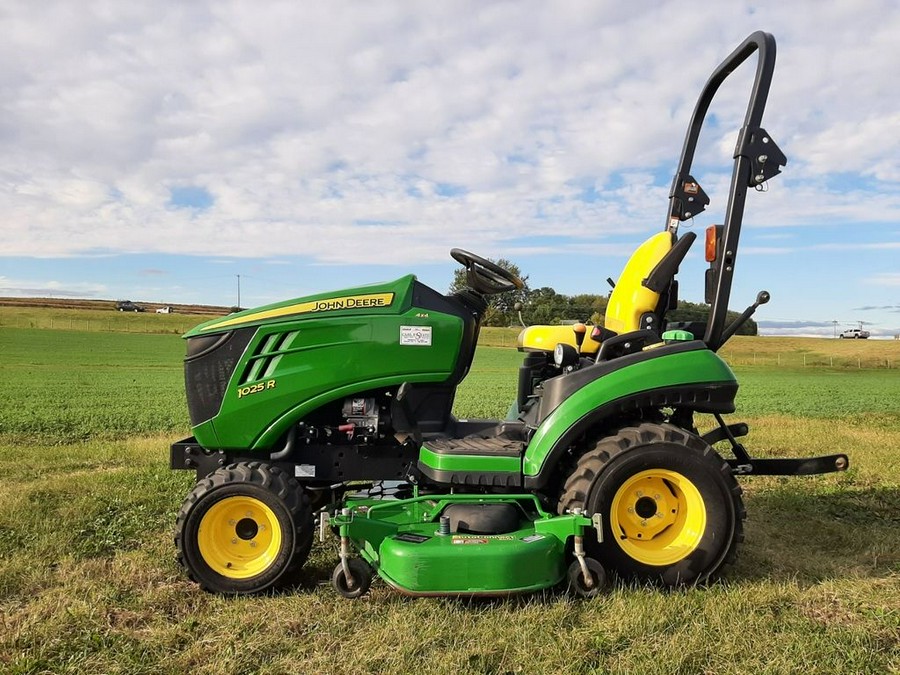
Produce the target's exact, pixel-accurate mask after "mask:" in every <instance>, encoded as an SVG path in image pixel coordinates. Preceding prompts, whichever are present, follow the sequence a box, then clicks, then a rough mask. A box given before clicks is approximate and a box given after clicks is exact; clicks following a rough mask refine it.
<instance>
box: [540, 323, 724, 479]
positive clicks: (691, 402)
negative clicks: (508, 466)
mask: <svg viewBox="0 0 900 675" xmlns="http://www.w3.org/2000/svg"><path fill="white" fill-rule="evenodd" d="M575 376H577V377H575ZM565 378H570V379H569V380H566V379H565ZM737 388H738V384H737V380H736V379H735V376H734V373H733V372H732V371H731V369H730V368H729V367H728V365H727V364H726V363H725V362H724V361H723V360H722V359H721V358H720V357H719V356H718V355H717V354H715V353H714V352H712V351H710V350H709V349H707V348H706V345H705V344H703V342H701V341H699V340H697V341H692V342H688V343H680V344H675V345H669V346H665V347H658V348H655V349H651V350H647V351H644V352H640V353H637V354H632V355H629V356H623V357H620V358H619V359H615V360H614V361H610V362H607V363H601V364H597V365H595V366H589V367H588V368H584V369H582V370H580V371H576V372H574V373H571V374H570V375H563V376H560V377H558V378H554V379H553V380H548V381H547V382H546V383H545V392H544V395H545V396H547V400H542V401H541V413H540V418H541V422H540V424H539V426H538V428H537V430H536V431H535V433H534V436H532V438H531V441H530V443H529V444H528V448H527V449H526V450H525V456H524V458H523V463H522V470H523V474H524V479H525V480H524V482H525V486H526V487H528V488H530V489H540V488H542V487H544V486H545V485H546V484H547V482H548V480H549V479H550V475H551V474H552V473H553V470H554V468H555V466H556V464H557V462H558V460H559V459H560V457H561V456H562V454H563V453H564V452H565V451H566V450H567V449H568V448H569V446H571V444H572V443H574V442H575V441H576V440H577V439H578V437H579V436H581V435H582V434H583V433H584V432H586V431H587V430H588V429H590V428H591V427H592V426H594V425H596V424H598V423H600V422H602V421H603V420H605V419H607V418H609V417H611V416H613V415H617V414H620V413H622V412H627V411H629V410H639V409H641V408H647V407H652V408H660V407H663V406H673V407H675V406H677V407H685V408H690V409H692V410H696V411H698V412H718V413H729V412H734V397H735V395H736V394H737ZM548 394H549V396H548Z"/></svg>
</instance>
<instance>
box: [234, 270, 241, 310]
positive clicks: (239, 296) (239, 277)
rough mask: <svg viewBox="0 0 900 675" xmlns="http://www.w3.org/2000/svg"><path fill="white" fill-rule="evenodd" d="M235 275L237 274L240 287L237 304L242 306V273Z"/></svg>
mask: <svg viewBox="0 0 900 675" xmlns="http://www.w3.org/2000/svg"><path fill="white" fill-rule="evenodd" d="M235 276H237V287H238V301H237V306H238V307H240V306H241V275H240V274H237V275H235Z"/></svg>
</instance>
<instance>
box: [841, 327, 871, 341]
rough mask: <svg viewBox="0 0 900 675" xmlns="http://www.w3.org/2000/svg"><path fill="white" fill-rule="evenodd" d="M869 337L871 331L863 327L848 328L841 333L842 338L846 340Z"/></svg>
mask: <svg viewBox="0 0 900 675" xmlns="http://www.w3.org/2000/svg"><path fill="white" fill-rule="evenodd" d="M867 337H869V331H867V330H863V329H862V328H848V329H847V330H845V331H844V332H843V333H841V339H846V340H865V339H866V338H867Z"/></svg>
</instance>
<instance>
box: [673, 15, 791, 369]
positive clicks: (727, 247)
mask: <svg viewBox="0 0 900 675" xmlns="http://www.w3.org/2000/svg"><path fill="white" fill-rule="evenodd" d="M754 52H759V57H758V59H757V64H756V77H755V79H754V81H753V88H752V90H751V92H750V100H749V101H748V103H747V113H746V115H745V116H744V125H743V126H742V127H741V130H740V133H739V134H738V140H737V146H736V147H735V150H734V170H733V172H732V175H731V188H730V190H729V193H728V205H727V207H726V209H725V225H724V230H723V233H722V241H723V244H722V248H721V258H720V260H719V261H718V266H717V269H716V272H715V278H714V279H713V280H712V283H713V288H714V295H713V300H712V303H711V309H710V313H709V319H708V321H707V326H706V335H704V337H703V341H704V342H705V343H706V345H707V346H708V347H709V348H710V349H712V350H713V351H716V350H718V349H719V347H721V346H722V344H723V343H724V342H725V340H724V339H723V329H724V326H725V317H726V312H727V311H728V300H729V298H730V296H731V281H732V277H733V275H734V265H735V260H736V259H737V248H738V240H739V239H740V234H741V224H742V221H743V217H744V204H745V202H746V200H747V188H750V187H753V188H755V187H758V186H760V185H762V184H763V183H765V182H766V181H767V180H769V179H770V178H772V177H774V176H776V175H778V174H779V173H781V167H782V166H784V165H785V164H786V163H787V158H786V157H785V156H784V153H782V152H781V150H780V149H779V148H778V146H777V145H776V144H775V142H774V141H773V140H772V138H771V136H769V134H768V133H767V132H766V130H765V129H763V128H762V127H761V126H760V123H761V122H762V116H763V112H764V111H765V108H766V99H767V98H768V95H769V85H770V84H771V83H772V74H773V72H774V70H775V38H774V37H772V35H770V34H769V33H764V32H762V31H756V32H755V33H753V34H751V35H750V36H749V37H747V39H746V40H744V41H743V42H742V43H741V44H740V45H739V46H738V48H737V49H735V50H734V51H733V52H732V53H731V54H730V55H729V56H728V58H726V59H725V60H724V61H722V63H721V64H719V67H718V68H716V69H715V71H713V74H712V75H711V76H710V77H709V80H707V82H706V86H704V87H703V91H702V92H701V93H700V98H699V99H698V100H697V105H696V106H695V108H694V114H693V115H692V116H691V122H690V125H689V126H688V131H687V135H686V136H685V139H684V147H683V148H682V151H681V160H680V161H679V163H678V170H677V171H676V172H675V178H674V179H673V181H672V189H671V190H670V192H669V215H668V220H667V223H666V229H668V230H670V231H672V232H677V230H678V223H679V222H681V221H684V220H688V219H689V218H692V217H694V216H696V215H697V214H699V213H701V212H702V211H703V210H704V209H705V208H706V206H707V205H708V204H709V197H707V196H706V193H705V192H703V188H701V187H700V185H699V183H698V182H697V181H696V180H695V179H694V177H693V176H691V163H692V162H693V161H694V151H695V150H696V148H697V139H698V137H699V136H700V129H701V127H702V126H703V121H704V120H705V119H706V114H707V112H708V110H709V106H710V103H712V100H713V97H714V96H715V94H716V92H717V91H718V90H719V87H720V86H721V84H722V83H723V82H724V81H725V80H726V79H727V78H728V76H729V75H731V73H733V72H734V71H735V69H736V68H737V67H738V66H740V65H741V64H742V63H743V62H744V61H746V60H747V59H748V58H749V57H750V56H751V55H752V54H753V53H754Z"/></svg>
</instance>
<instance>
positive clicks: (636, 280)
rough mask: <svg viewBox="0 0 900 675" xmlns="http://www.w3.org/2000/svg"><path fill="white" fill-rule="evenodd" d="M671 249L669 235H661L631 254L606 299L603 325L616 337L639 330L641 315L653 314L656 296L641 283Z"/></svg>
mask: <svg viewBox="0 0 900 675" xmlns="http://www.w3.org/2000/svg"><path fill="white" fill-rule="evenodd" d="M671 249H672V234H671V233H669V232H660V233H659V234H655V235H653V236H652V237H650V238H649V239H648V240H647V241H645V242H644V243H643V244H641V245H640V246H639V247H638V248H637V250H636V251H635V252H634V253H632V254H631V258H630V259H629V260H628V263H627V264H626V265H625V269H624V270H622V274H620V275H619V278H618V280H616V287H615V288H614V289H613V292H612V293H611V294H610V296H609V303H608V304H607V306H606V319H605V321H604V325H605V326H606V328H607V329H609V330H611V331H615V332H616V333H618V334H619V335H621V334H622V333H630V332H631V331H634V330H638V329H640V327H641V315H642V314H645V313H646V312H654V311H656V305H657V304H658V303H659V293H654V292H653V291H651V290H650V289H649V288H647V287H645V286H643V285H642V284H641V282H642V281H643V280H644V279H646V278H647V277H648V276H650V272H652V271H653V268H654V267H656V265H657V264H659V261H660V260H662V259H663V257H664V256H665V255H666V253H668V252H669V251H670V250H671Z"/></svg>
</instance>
